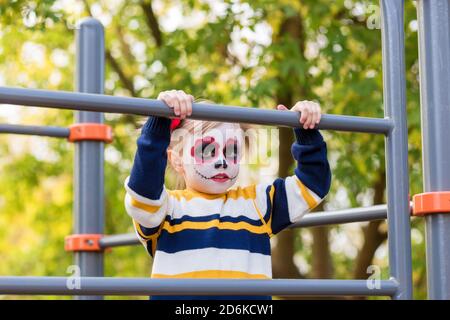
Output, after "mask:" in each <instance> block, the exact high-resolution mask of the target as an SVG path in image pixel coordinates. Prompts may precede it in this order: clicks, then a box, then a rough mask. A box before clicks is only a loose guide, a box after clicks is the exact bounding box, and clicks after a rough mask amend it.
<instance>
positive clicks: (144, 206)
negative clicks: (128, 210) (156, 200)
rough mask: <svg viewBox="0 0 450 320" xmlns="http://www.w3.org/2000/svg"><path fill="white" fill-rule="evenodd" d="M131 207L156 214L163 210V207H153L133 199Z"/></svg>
mask: <svg viewBox="0 0 450 320" xmlns="http://www.w3.org/2000/svg"><path fill="white" fill-rule="evenodd" d="M131 205H132V206H133V207H135V208H139V209H142V210H144V211H146V212H148V213H155V212H157V211H158V210H159V209H160V208H161V206H152V205H149V204H146V203H143V202H140V201H138V200H136V199H134V198H131Z"/></svg>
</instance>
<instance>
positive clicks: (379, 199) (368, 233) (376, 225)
mask: <svg viewBox="0 0 450 320" xmlns="http://www.w3.org/2000/svg"><path fill="white" fill-rule="evenodd" d="M385 188H386V172H385V171H384V170H382V171H380V173H379V175H378V181H377V182H376V183H375V185H374V190H375V193H374V198H373V200H374V201H373V203H374V204H383V203H384V190H385ZM383 224H385V222H384V221H383V220H377V221H371V222H369V224H368V225H367V226H365V227H363V228H362V231H363V234H364V243H363V246H362V247H361V249H360V250H359V252H358V256H357V257H356V262H355V269H354V271H353V278H354V279H367V278H368V276H369V274H368V273H367V268H368V267H369V266H370V265H371V264H372V260H373V257H374V255H375V251H376V250H377V249H378V247H379V246H380V245H381V244H382V243H383V242H384V241H385V240H386V239H387V233H386V232H384V231H380V226H381V225H383ZM355 298H356V299H358V298H359V299H365V297H355Z"/></svg>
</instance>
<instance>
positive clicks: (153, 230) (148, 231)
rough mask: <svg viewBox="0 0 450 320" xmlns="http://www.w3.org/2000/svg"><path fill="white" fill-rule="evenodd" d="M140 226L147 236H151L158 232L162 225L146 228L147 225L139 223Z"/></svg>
mask: <svg viewBox="0 0 450 320" xmlns="http://www.w3.org/2000/svg"><path fill="white" fill-rule="evenodd" d="M139 227H140V229H141V231H142V233H143V234H144V235H145V236H146V237H149V236H151V235H153V234H155V233H157V232H158V230H159V227H160V226H157V227H153V228H146V227H144V226H143V225H141V224H139Z"/></svg>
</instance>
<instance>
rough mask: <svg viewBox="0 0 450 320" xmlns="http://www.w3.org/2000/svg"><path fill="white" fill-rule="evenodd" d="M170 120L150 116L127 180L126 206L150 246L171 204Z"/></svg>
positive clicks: (142, 131) (137, 230) (138, 141)
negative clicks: (166, 177)
mask: <svg viewBox="0 0 450 320" xmlns="http://www.w3.org/2000/svg"><path fill="white" fill-rule="evenodd" d="M170 122H171V120H170V119H168V118H162V117H149V118H148V120H147V122H146V123H145V124H144V126H143V127H142V130H141V135H140V136H139V138H138V140H137V150H136V154H135V157H134V163H133V167H132V169H131V174H130V176H129V177H128V178H127V179H126V181H125V189H126V191H127V193H126V196H125V208H126V211H127V213H128V214H129V215H130V216H131V218H132V219H133V221H134V226H135V229H136V232H137V234H138V236H139V238H140V239H141V241H143V242H145V244H146V245H147V247H148V246H149V245H150V246H155V245H156V237H157V236H158V235H159V229H160V226H161V224H162V223H163V221H164V219H165V217H166V215H167V212H168V207H169V198H168V196H167V191H166V190H165V187H164V174H165V170H166V165H167V155H166V151H167V147H168V146H169V143H170ZM148 249H149V248H148ZM149 252H150V251H149Z"/></svg>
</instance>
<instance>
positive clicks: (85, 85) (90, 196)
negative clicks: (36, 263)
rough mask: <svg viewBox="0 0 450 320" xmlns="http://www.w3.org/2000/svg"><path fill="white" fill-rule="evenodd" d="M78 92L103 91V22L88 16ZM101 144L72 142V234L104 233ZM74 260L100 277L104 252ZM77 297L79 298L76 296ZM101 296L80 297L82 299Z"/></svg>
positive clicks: (93, 115) (93, 118) (83, 118)
mask: <svg viewBox="0 0 450 320" xmlns="http://www.w3.org/2000/svg"><path fill="white" fill-rule="evenodd" d="M76 43H77V54H76V56H77V73H76V76H77V78H76V84H77V91H80V92H88V93H103V85H104V33H103V26H102V24H101V23H100V22H99V21H97V20H95V19H93V18H87V19H84V20H82V21H80V23H79V25H78V27H77V32H76ZM75 117H76V120H75V121H76V122H91V123H92V122H96V123H103V114H102V113H98V112H86V111H83V112H77V113H76V115H75ZM103 153H104V145H103V142H100V141H77V142H75V154H74V157H75V164H74V168H75V169H74V189H75V190H74V213H75V214H74V226H75V233H77V234H84V233H94V234H103V232H104V231H103V229H104V206H103V201H104V187H103V182H104V181H103V180H104V177H103V173H104V170H103V162H104V161H103V156H104V155H103ZM75 263H76V265H78V266H79V267H80V272H81V275H82V276H103V252H75ZM77 298H78V297H77ZM80 298H81V297H80ZM86 298H87V299H101V297H93V296H92V297H82V299H86Z"/></svg>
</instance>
